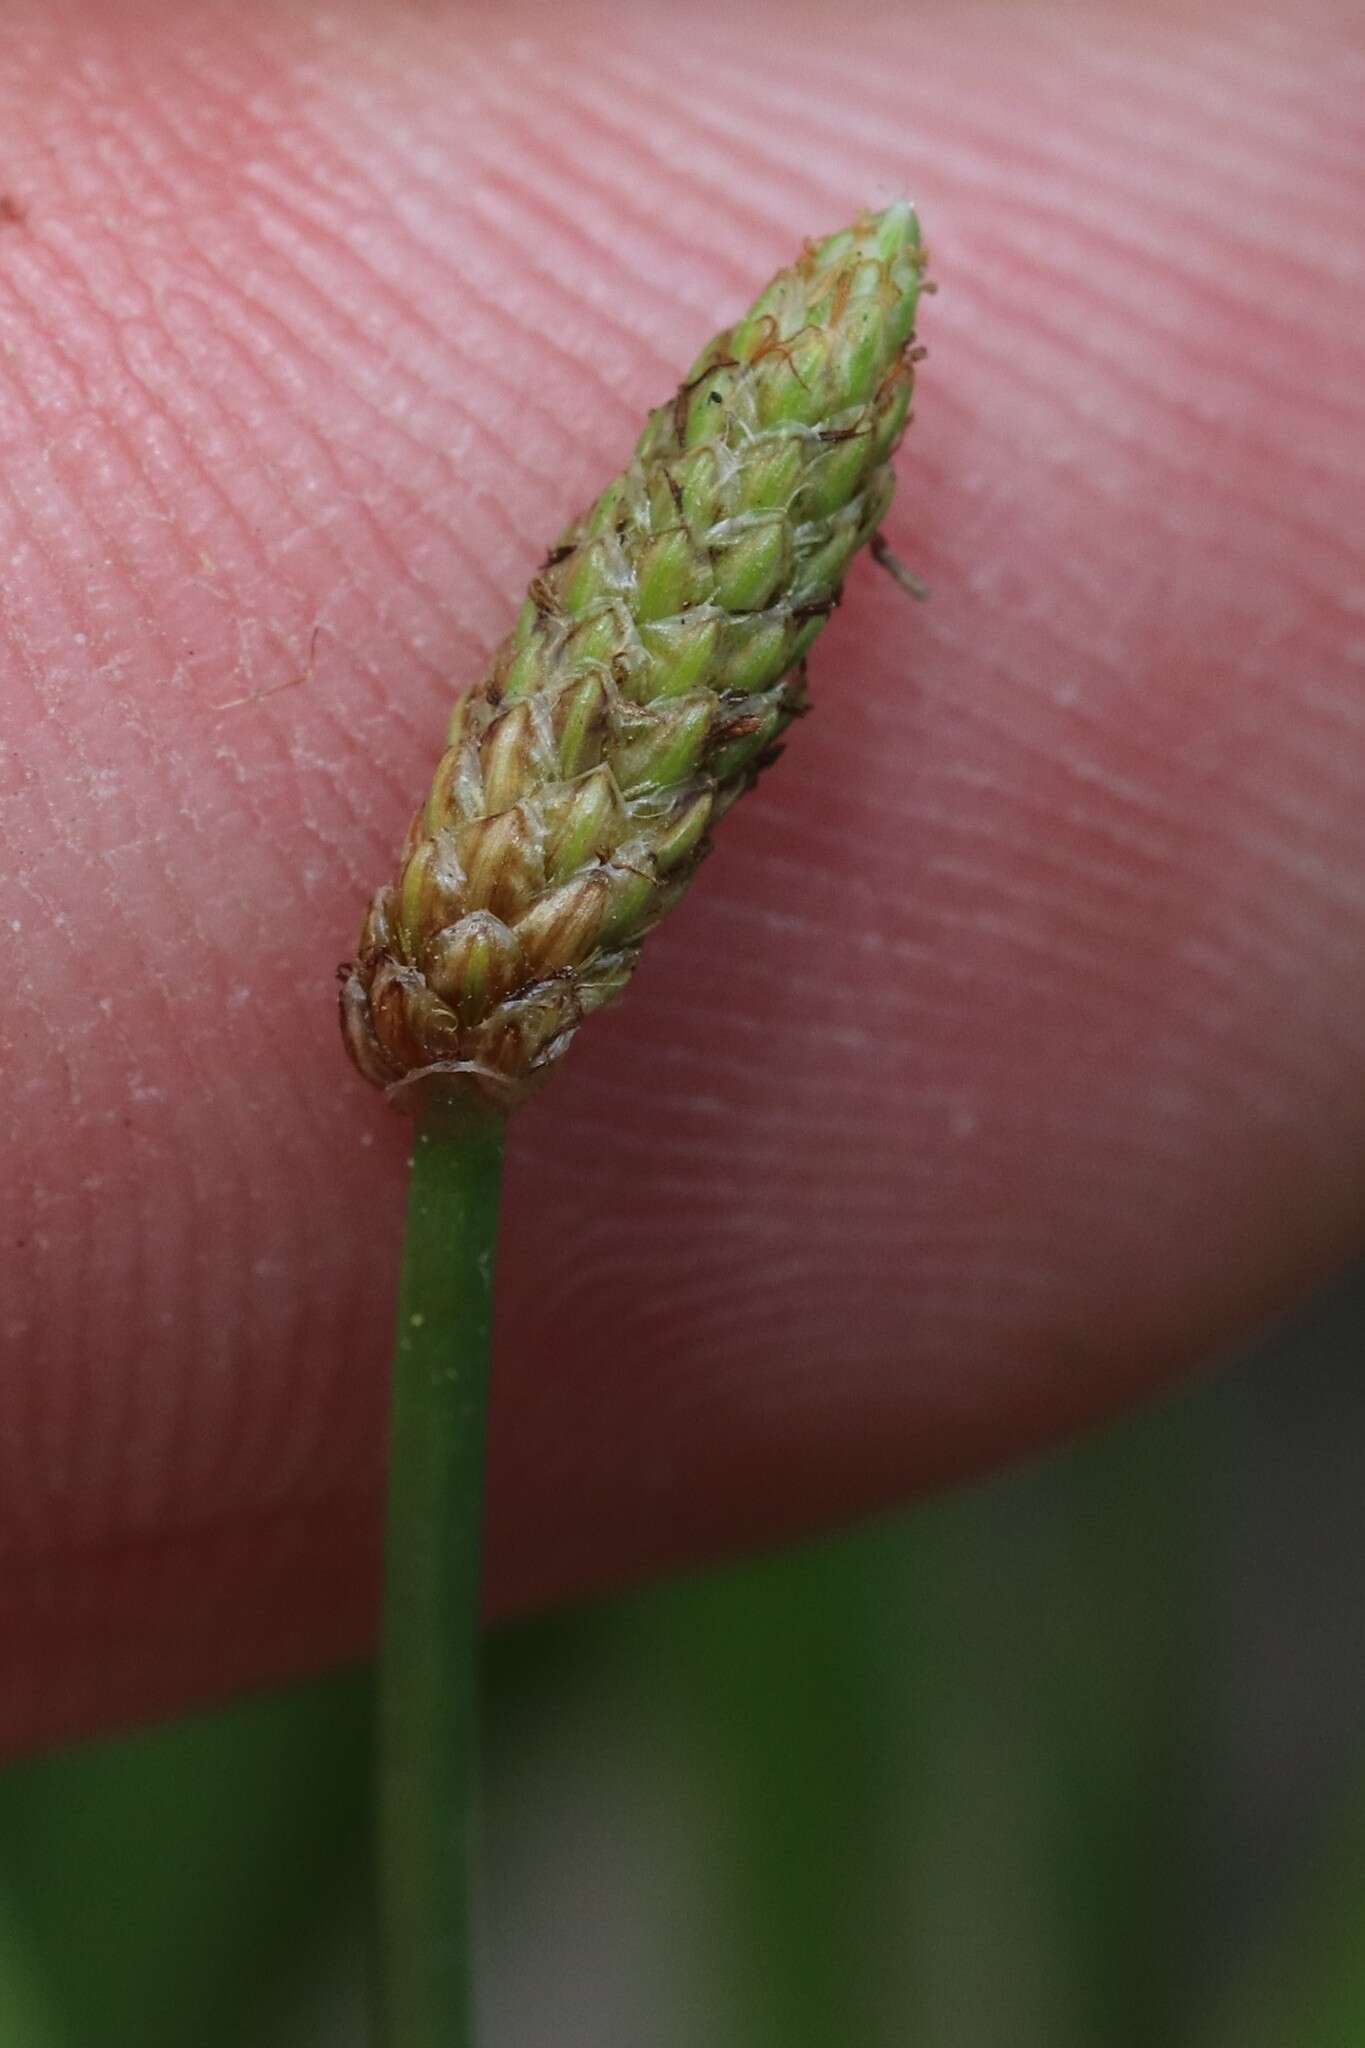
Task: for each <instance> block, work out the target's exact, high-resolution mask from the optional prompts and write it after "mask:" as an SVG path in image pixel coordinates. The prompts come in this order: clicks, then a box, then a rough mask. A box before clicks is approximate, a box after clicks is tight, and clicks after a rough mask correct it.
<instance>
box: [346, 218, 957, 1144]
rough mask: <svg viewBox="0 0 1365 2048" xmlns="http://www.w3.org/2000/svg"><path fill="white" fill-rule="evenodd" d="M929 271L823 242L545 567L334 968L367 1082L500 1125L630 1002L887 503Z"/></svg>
mask: <svg viewBox="0 0 1365 2048" xmlns="http://www.w3.org/2000/svg"><path fill="white" fill-rule="evenodd" d="M923 263H924V252H923V250H922V248H921V245H920V238H919V227H918V223H917V221H916V219H915V215H914V213H913V211H912V210H911V209H910V207H908V206H892V207H888V208H887V209H886V211H885V212H883V213H877V214H865V215H864V216H863V217H862V218H861V219H860V220H859V221H857V222H856V223H855V224H854V226H852V227H850V228H845V229H844V230H843V231H842V232H841V233H839V234H836V235H831V236H830V237H829V238H828V239H827V240H825V241H823V242H820V243H818V244H810V245H808V246H807V248H806V250H805V252H804V254H803V255H802V256H801V258H800V259H799V261H798V262H796V263H795V264H793V265H792V267H791V268H790V269H788V270H784V271H782V272H781V273H780V274H779V275H778V276H777V277H776V278H775V279H774V280H773V282H772V284H770V285H769V286H768V289H767V290H766V291H765V292H764V293H763V296H762V297H761V298H760V299H759V300H758V301H757V303H756V304H755V305H754V306H753V308H752V309H751V310H750V311H749V312H748V313H747V314H746V315H745V317H744V318H743V319H742V320H741V321H740V322H739V324H738V325H737V326H735V327H731V328H729V329H728V330H727V331H726V332H725V333H723V334H719V335H717V336H716V338H715V340H714V341H713V342H711V344H710V346H709V347H708V348H706V349H705V350H704V351H703V353H702V354H701V355H700V356H699V357H698V358H697V361H696V362H695V363H694V364H693V366H692V369H691V370H690V371H689V373H688V375H687V377H686V379H685V380H684V382H683V383H682V384H681V385H680V387H679V389H678V391H677V394H676V396H675V397H674V398H673V399H672V400H671V401H670V402H669V403H668V404H667V405H663V406H660V407H659V409H658V410H657V411H656V412H653V413H651V415H650V417H649V420H648V422H647V424H646V426H645V430H644V432H643V433H642V434H641V436H640V439H639V442H638V444H637V446H636V450H635V454H634V457H633V459H632V461H631V463H630V465H629V467H628V468H627V469H626V470H625V471H624V472H623V474H622V475H620V476H618V477H617V478H616V479H615V480H614V481H613V482H612V483H610V484H609V485H608V486H607V488H606V490H605V491H603V493H602V495H601V497H600V498H599V499H598V500H597V502H596V504H595V505H592V506H590V507H589V509H588V511H587V512H585V513H584V514H583V515H582V517H581V518H579V519H577V520H575V521H574V523H573V524H572V525H571V526H570V527H568V528H567V530H566V531H565V532H564V534H563V535H562V536H561V538H560V540H559V542H558V543H557V545H556V546H555V547H553V548H552V549H551V551H550V553H549V555H548V557H547V558H546V561H545V563H544V565H543V567H542V569H541V571H540V573H539V574H538V575H537V576H536V577H535V578H534V580H533V581H532V584H531V587H530V590H529V592H528V594H527V597H526V601H525V603H524V604H523V605H522V608H521V613H520V615H519V617H518V619H517V623H516V625H515V627H514V628H513V630H512V632H511V633H510V634H509V636H508V637H507V639H506V640H505V641H504V642H503V644H502V646H501V647H500V648H499V649H498V651H497V653H496V655H495V656H494V658H493V662H492V666H491V668H490V669H489V672H488V675H487V676H486V677H485V679H484V681H483V682H481V683H480V684H478V685H477V687H476V688H474V689H473V690H471V691H470V692H469V693H468V694H467V695H466V696H464V697H462V698H461V699H460V701H459V702H458V703H457V705H456V707H455V712H454V716H453V718H452V720H451V725H450V734H449V744H448V746H447V749H446V752H445V753H444V755H443V756H442V757H441V760H440V763H439V764H438V766H437V769H436V776H435V780H434V782H433V783H432V787H431V793H430V795H429V796H428V798H427V801H426V803H425V805H424V806H423V808H422V809H421V810H420V811H419V812H418V814H417V816H416V818H415V819H414V820H413V824H412V828H411V830H410V832H409V834H408V841H407V846H406V849H405V852H404V856H403V866H402V871H401V873H400V875H399V878H398V880H397V882H396V883H395V884H393V885H390V886H388V887H385V888H383V889H381V890H380V891H379V893H378V895H377V896H376V897H375V899H374V901H373V903H372V904H371V906H370V911H369V915H368V916H367V918H366V920H365V924H364V928H363V930H362V933H361V939H360V947H359V952H358V955H357V958H356V960H355V963H354V964H353V965H351V964H348V965H347V966H345V967H344V968H342V970H341V981H342V989H341V1016H342V1025H343V1029H344V1032H345V1037H346V1043H347V1046H348V1047H349V1049H350V1052H351V1056H352V1058H353V1059H354V1061H355V1063H356V1065H357V1066H358V1067H359V1069H360V1071H361V1072H362V1073H363V1074H364V1075H366V1076H367V1078H368V1079H370V1080H372V1081H375V1082H377V1083H379V1084H380V1085H381V1086H383V1087H388V1088H392V1087H394V1086H395V1085H398V1084H404V1083H409V1082H412V1081H415V1080H427V1079H429V1084H430V1085H435V1086H438V1087H439V1088H441V1089H442V1090H443V1091H446V1092H450V1093H456V1094H458V1093H459V1092H461V1091H462V1090H471V1089H472V1090H473V1091H475V1092H476V1093H477V1094H478V1095H479V1096H480V1097H483V1098H485V1099H487V1100H489V1101H491V1102H494V1103H496V1104H498V1105H500V1106H502V1107H511V1106H513V1105H514V1104H515V1103H517V1102H518V1101H520V1100H521V1099H522V1098H523V1097H524V1096H525V1095H526V1094H527V1093H528V1092H529V1091H530V1090H531V1088H533V1087H534V1086H535V1085H536V1084H537V1083H538V1082H539V1081H540V1080H542V1079H543V1078H544V1076H545V1075H546V1074H547V1073H548V1071H549V1069H550V1068H551V1067H552V1065H553V1064H554V1062H555V1061H556V1060H557V1059H558V1058H559V1056H560V1054H561V1053H563V1052H564V1051H565V1049H566V1047H567V1046H568V1043H569V1040H570V1039H571V1038H572V1036H573V1033H574V1031H575V1030H576V1028H577V1026H578V1025H579V1024H580V1023H581V1022H582V1020H583V1018H584V1017H585V1016H587V1015H588V1014H589V1012H591V1011H593V1010H596V1009H600V1008H601V1006H602V1005H603V1004H604V1003H606V1002H609V1001H610V1000H611V998H612V997H613V996H615V995H617V994H618V993H619V992H620V990H621V989H622V988H623V987H624V986H625V983H626V981H627V979H628V978H629V975H630V971H631V969H632V967H633V966H634V964H635V959H636V955H637V953H638V952H639V949H640V944H641V941H642V940H643V938H644V936H645V933H646V932H647V931H648V930H649V929H650V927H651V926H652V925H653V924H655V923H657V921H658V919H659V918H660V917H662V915H663V913H664V912H665V911H666V910H667V909H668V908H669V906H670V905H671V904H673V903H675V902H676V901H677V899H678V898H679V896H681V894H682V892H683V890H684V889H685V888H686V887H687V884H688V882H689V881H690V880H691V878H692V875H693V873H694V872H695V870H696V867H697V864H698V862H699V861H700V860H701V859H702V856H703V855H704V854H705V852H706V850H707V847H708V845H709V840H710V832H711V828H712V827H713V825H714V824H715V822H716V820H717V819H718V818H719V817H720V816H721V815H722V814H723V813H724V811H725V810H726V809H728V807H729V805H730V804H732V803H733V802H734V800H735V798H736V797H737V796H738V795H739V794H740V792H741V791H742V790H743V789H745V788H747V787H748V786H749V784H750V783H752V782H753V780H754V778H755V776H756V775H757V773H758V771H759V769H760V768H762V767H763V766H764V765H765V764H766V763H767V762H768V761H769V760H771V759H772V758H773V755H774V754H775V752H776V751H777V747H776V742H777V740H778V738H779V736H780V735H781V733H782V731H783V730H784V728H785V727H786V726H787V725H788V724H789V723H790V721H791V720H792V719H793V718H794V717H795V716H796V715H797V713H798V712H800V711H801V710H802V709H803V707H804V702H805V654H806V650H807V649H808V648H809V646H810V644H811V642H812V641H813V640H814V638H815V636H816V634H817V633H818V632H819V631H820V628H821V626H822V625H823V624H824V622H825V620H826V618H827V617H828V615H829V613H830V612H831V611H832V610H833V608H834V606H835V604H836V603H837V602H838V599H839V592H840V587H841V585H842V583H843V579H844V573H845V571H846V570H847V568H848V564H849V561H850V559H851V557H852V556H853V555H854V554H855V553H856V551H857V550H858V548H860V547H861V546H862V545H863V543H864V542H865V541H867V540H869V539H871V538H872V536H873V535H874V534H875V532H876V530H877V527H878V525H879V523H880V521H881V519H882V518H883V516H884V514H885V512H886V508H887V506H888V504H889V503H890V500H891V493H892V490H893V487H894V478H893V474H892V469H891V457H892V454H893V453H894V451H895V448H896V445H897V443H898V441H899V439H900V436H901V434H902V432H903V430H904V427H905V421H906V416H907V411H908V407H909V402H910V391H911V384H912V380H913V370H912V367H911V361H910V354H909V349H908V344H909V342H910V341H911V339H912V335H913V323H914V315H915V304H916V300H917V298H918V296H919V290H920V278H921V272H922V269H923Z"/></svg>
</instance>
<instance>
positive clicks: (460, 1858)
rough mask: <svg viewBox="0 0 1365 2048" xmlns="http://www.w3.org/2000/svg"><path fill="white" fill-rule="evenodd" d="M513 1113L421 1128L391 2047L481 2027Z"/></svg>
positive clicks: (396, 1779)
mask: <svg viewBox="0 0 1365 2048" xmlns="http://www.w3.org/2000/svg"><path fill="white" fill-rule="evenodd" d="M502 1146H503V1125H502V1119H501V1118H500V1117H493V1116H491V1115H490V1116H488V1117H486V1118H484V1119H481V1120H475V1119H473V1118H471V1116H470V1115H469V1113H468V1112H467V1111H461V1112H456V1111H455V1110H453V1109H451V1108H450V1107H448V1106H445V1105H437V1106H435V1107H434V1108H432V1109H430V1110H428V1112H427V1113H426V1115H425V1116H424V1118H423V1120H422V1121H421V1123H420V1124H419V1126H418V1130H417V1138H416V1145H415V1148H414V1152H413V1161H412V1182H411V1187H410V1191H409V1197H408V1223H407V1236H406V1239H405V1242H404V1250H403V1277H402V1285H401V1289H400V1294H399V1304H398V1335H397V1342H396V1346H395V1352H394V1377H393V1420H392V1424H391V1436H390V1449H389V1509H388V1529H387V1537H386V1549H385V1596H384V1639H383V1661H382V1665H381V1672H380V1734H379V1742H380V1753H379V1788H378V1791H379V1814H378V1853H379V1885H380V1957H379V1965H380V1980H381V1981H380V2000H381V2010H382V2026H381V2036H382V2040H383V2042H384V2048H467V2044H468V2043H470V2042H471V2041H472V2039H473V2019H472V1996H471V1965H470V1921H471V1912H470V1893H471V1882H472V1862H473V1837H474V1795H475V1783H476V1777H477V1743H478V1713H477V1707H478V1657H477V1644H478V1625H479V1565H480V1543H481V1530H482V1521H483V1463H484V1436H485V1417H486V1413H487V1405H488V1400H487V1395H488V1355H489V1343H490V1337H491V1333H492V1320H493V1252H494V1245H495V1241H496V1236H497V1221H498V1192H499V1185H500V1180H501V1171H502Z"/></svg>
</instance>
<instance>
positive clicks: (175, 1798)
mask: <svg viewBox="0 0 1365 2048" xmlns="http://www.w3.org/2000/svg"><path fill="white" fill-rule="evenodd" d="M1363 1360H1365V1273H1362V1274H1360V1275H1358V1276H1356V1278H1355V1279H1354V1280H1353V1281H1351V1282H1349V1283H1347V1284H1345V1285H1344V1286H1342V1287H1341V1288H1339V1289H1338V1290H1336V1291H1335V1292H1334V1293H1333V1294H1332V1295H1331V1296H1330V1297H1329V1298H1326V1299H1324V1300H1322V1301H1321V1302H1319V1303H1318V1304H1317V1305H1316V1306H1315V1307H1314V1308H1313V1309H1312V1310H1311V1311H1310V1312H1309V1313H1307V1314H1306V1315H1305V1316H1304V1317H1302V1318H1301V1319H1300V1320H1299V1322H1298V1323H1297V1324H1296V1325H1295V1326H1294V1327H1293V1328H1292V1329H1288V1330H1285V1331H1283V1332H1282V1333H1280V1334H1279V1335H1278V1336H1277V1337H1276V1338H1275V1339H1274V1340H1273V1341H1271V1342H1269V1343H1267V1344H1265V1345H1263V1346H1261V1347H1260V1348H1259V1349H1258V1350H1257V1352H1256V1353H1255V1355H1254V1356H1252V1357H1251V1358H1249V1359H1248V1360H1246V1361H1245V1362H1244V1363H1242V1364H1240V1365H1238V1366H1235V1367H1233V1368H1231V1369H1229V1370H1227V1371H1225V1372H1223V1373H1222V1374H1220V1375H1219V1376H1218V1377H1217V1378H1215V1379H1212V1380H1210V1381H1207V1382H1205V1383H1203V1384H1201V1385H1199V1386H1197V1387H1196V1388H1194V1389H1193V1390H1187V1391H1185V1392H1183V1393H1182V1394H1180V1395H1179V1396H1177V1397H1174V1398H1172V1399H1170V1400H1168V1401H1166V1402H1165V1403H1163V1404H1162V1405H1160V1406H1159V1407H1155V1408H1151V1409H1149V1410H1147V1411H1146V1412H1145V1413H1143V1414H1142V1415H1140V1416H1138V1417H1136V1418H1134V1419H1131V1420H1130V1421H1128V1422H1126V1423H1124V1424H1123V1425H1121V1426H1119V1427H1117V1428H1113V1429H1110V1430H1109V1431H1107V1432H1105V1433H1103V1434H1101V1435H1096V1436H1094V1437H1091V1438H1089V1439H1088V1440H1086V1441H1085V1442H1083V1443H1081V1444H1077V1445H1073V1446H1071V1447H1069V1448H1067V1449H1066V1450H1064V1451H1062V1452H1059V1453H1057V1454H1054V1455H1053V1456H1051V1457H1049V1458H1048V1459H1046V1460H1045V1461H1041V1462H1039V1463H1037V1464H1036V1465H1034V1466H1032V1467H1031V1468H1029V1469H1028V1470H1026V1471H1021V1472H1016V1473H1013V1474H1010V1475H1007V1476H1006V1477H1004V1478H1001V1479H998V1480H995V1481H993V1482H991V1483H989V1484H986V1485H982V1486H979V1487H976V1488H974V1489H972V1490H970V1491H965V1492H961V1493H958V1494H955V1495H952V1496H950V1497H946V1498H943V1499H941V1500H938V1501H934V1502H930V1503H928V1504H927V1505H924V1506H922V1507H920V1508H918V1509H916V1510H915V1511H914V1512H912V1513H908V1514H906V1515H904V1516H901V1517H898V1518H895V1519H894V1520H891V1521H888V1522H884V1523H881V1524H879V1525H878V1526H876V1527H874V1528H869V1529H864V1530H862V1531H858V1532H855V1533H854V1534H852V1535H848V1536H844V1537H841V1538H839V1539H837V1540H834V1541H831V1542H825V1543H821V1544H818V1545H813V1546H810V1547H808V1548H805V1549H803V1550H801V1551H800V1552H797V1553H794V1554H790V1555H788V1556H785V1557H782V1558H778V1559H773V1560H767V1561H764V1562H761V1563H757V1564H749V1565H745V1566H742V1567H739V1568H734V1569H729V1570H726V1571H722V1572H715V1573H711V1574H707V1575H705V1576H704V1577H699V1578H696V1579H694V1580H691V1581H687V1582H684V1583H679V1584H674V1585H671V1586H667V1587H664V1588H662V1589H658V1590H655V1591H652V1592H650V1593H648V1594H644V1595H638V1596H634V1597H632V1598H630V1599H627V1600H621V1601H616V1602H613V1603H611V1604H610V1605H602V1606H599V1607H596V1608H594V1609H592V1610H589V1611H586V1612H581V1613H578V1614H575V1615H572V1616H568V1617H562V1618H558V1619H555V1620H551V1621H547V1622H541V1623H536V1624H534V1625H531V1626H524V1627H520V1628H518V1629H515V1630H509V1631H507V1632H505V1633H503V1634H501V1635H500V1636H498V1637H496V1638H495V1639H494V1640H493V1641H492V1643H491V1645H490V1655H489V1661H488V1679H487V1706H486V1736H487V1777H486V1792H485V1841H484V1851H485V1862H486V1870H487V1877H486V1885H485V1905H486V1927H485V1930H484V1936H483V1948H484V1962H483V1971H484V1986H485V1989H484V2002H485V2008H486V2010H485V2024H484V2039H485V2042H486V2043H487V2044H488V2048H512V2044H516V2048H540V2044H546V2048H551V2044H552V2048H580V2044H581V2048H589V2044H591V2048H618V2044H619V2048H682V2044H684V2043H686V2044H689V2048H693V2044H697V2043H703V2042H704V2043H706V2044H707V2048H730V2044H734V2048H768V2044H772V2048H777V2044H781V2048H806V2044H809V2048H817V2044H818V2048H830V2044H839V2048H891V2044H897V2048H903V2044H908V2043H915V2044H917V2048H1002V2044H1006V2043H1008V2044H1009V2048H1043V2044H1046V2048H1071V2044H1073V2043H1074V2044H1076V2048H1080V2044H1083V2043H1084V2044H1087V2048H1093V2044H1094V2043H1097V2042H1103V2043H1105V2044H1109V2048H1113V2044H1117V2048H1124V2044H1130V2043H1131V2044H1133V2048H1137V2044H1139V2043H1142V2044H1144V2048H1150V2044H1153V2043H1172V2044H1176V2048H1233V2044H1236V2048H1272V2044H1273V2048H1291V2044H1292V2048H1301V2044H1302V2048H1360V2044H1361V2043H1365V1626H1363V1625H1362V1597H1361V1596H1362V1591H1363V1590H1365V1587H1363V1584H1362V1578H1363V1575H1362V1560H1365V1486H1362V1483H1361V1480H1362V1457H1361V1447H1362V1443H1365V1431H1363V1430H1362V1425H1363V1424H1365V1374H1363V1373H1362V1371H1361V1365H1362V1361H1363ZM369 1714H370V1697H369V1686H368V1681H367V1678H366V1675H365V1674H364V1673H363V1672H349V1673H345V1674H341V1675H339V1676H337V1677H334V1678H331V1679H328V1680H326V1681H322V1682H319V1683H317V1684H314V1685H311V1686H307V1687H302V1688H299V1689H296V1690H294V1691H292V1692H290V1693H287V1694H277V1695H272V1696H270V1697H266V1698H261V1699H258V1700H254V1701H250V1702H248V1703H246V1704H245V1705H243V1706H241V1707H238V1708H236V1709H234V1710H233V1711H231V1712H229V1713H226V1714H221V1715H217V1716H208V1717H205V1718H203V1719H202V1720H197V1721H191V1722H185V1723H180V1724H177V1725H176V1726H174V1727H172V1728H169V1729H162V1730H153V1731H148V1732H146V1733H144V1734H141V1735H139V1736H136V1737H133V1738H131V1739H125V1740H121V1741H118V1742H112V1743H102V1744H96V1745H88V1746H86V1747H84V1748H82V1749H79V1750H72V1751H68V1752H66V1753H64V1754H60V1755H56V1756H51V1757H45V1758H40V1759H37V1760H35V1761H32V1762H29V1763H25V1764H23V1765H21V1766H19V1767H18V1768H16V1769H14V1770H12V1771H11V1772H10V1773H9V1774H8V1775H7V1776H6V1777H5V1779H4V1780H3V1781H0V2044H4V2048H11V2044H13V2048H94V2044H99V2048H125V2044H126V2048H133V2044H137V2048H172V2044H174V2048H186V2044H194V2048H241V2044H246V2043H250V2044H252V2048H256V2044H261V2048H313V2044H317V2048H323V2044H325V2048H361V2044H362V2043H364V2041H365V2039H366V2034H365V2017H364V2008H365V1970H366V1957H365V1935H364V1928H365V1903H366V1902H365V1884H366V1877H365V1852H366V1843H365V1803H366V1784H365V1773H366V1753H367V1743H368V1734H369Z"/></svg>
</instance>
